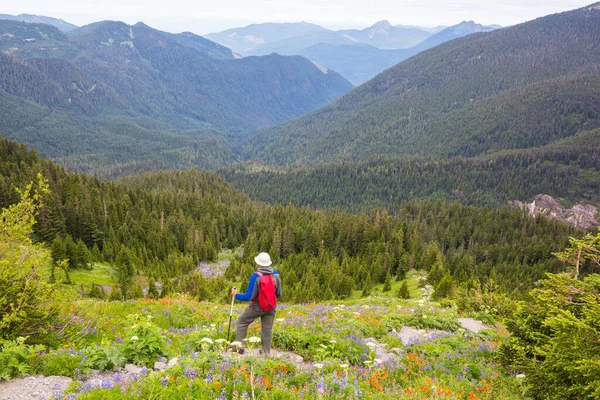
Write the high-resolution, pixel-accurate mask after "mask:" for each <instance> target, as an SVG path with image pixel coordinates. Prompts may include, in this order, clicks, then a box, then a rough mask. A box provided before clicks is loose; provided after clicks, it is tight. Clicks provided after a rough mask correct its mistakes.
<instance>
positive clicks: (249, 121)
mask: <svg viewBox="0 0 600 400" xmlns="http://www.w3.org/2000/svg"><path fill="white" fill-rule="evenodd" d="M0 50H1V53H0V97H2V100H3V101H2V103H1V105H0V117H1V118H0V132H2V134H3V135H4V136H7V137H9V138H13V139H17V140H19V141H21V142H24V143H26V144H28V145H31V146H32V147H34V148H36V149H38V150H40V151H42V152H43V153H45V154H47V155H48V156H50V157H53V158H55V159H59V160H60V161H61V162H62V163H63V164H66V165H69V166H71V167H74V168H79V169H84V170H85V169H86V168H87V167H90V166H94V168H102V167H103V166H107V167H110V168H112V169H115V168H116V169H117V170H119V171H120V167H118V165H121V166H123V167H124V168H128V167H127V165H128V164H131V163H134V164H135V165H134V166H133V168H134V169H136V170H137V169H140V168H141V169H142V170H144V169H156V168H160V167H163V168H164V167H193V166H195V167H198V168H206V167H211V166H216V165H223V163H226V162H230V161H231V160H232V159H233V158H232V157H233V156H232V153H231V145H232V144H235V143H239V142H241V141H242V140H244V139H245V138H247V137H249V136H250V135H252V134H254V133H255V132H257V131H258V130H260V129H264V128H266V127H269V126H272V125H275V124H277V123H280V122H283V121H285V120H287V119H290V118H294V117H297V116H299V115H303V114H306V113H307V112H309V111H311V110H313V109H315V108H318V107H319V106H323V105H325V104H327V103H329V102H330V101H332V100H334V99H335V98H337V97H339V96H340V95H342V94H344V93H346V92H347V91H348V90H350V89H351V88H352V85H351V84H350V83H349V82H348V81H346V80H345V79H344V78H342V77H341V76H340V75H338V74H337V73H335V72H333V71H330V70H327V69H325V68H323V67H320V66H316V65H315V64H313V63H312V62H311V61H309V60H307V59H306V58H303V57H300V56H291V57H284V56H279V55H276V54H274V55H270V56H266V57H246V58H243V59H237V58H236V57H235V56H234V54H233V53H232V52H231V50H229V49H227V48H226V47H223V46H221V45H218V44H216V43H214V42H211V41H209V40H207V39H205V38H202V37H200V36H197V35H194V34H192V33H180V34H171V33H166V32H161V31H158V30H156V29H152V28H150V27H149V26H147V25H145V24H143V23H138V24H135V25H127V24H125V23H122V22H113V21H103V22H98V23H94V24H90V25H86V26H84V27H81V28H78V29H74V30H71V31H69V32H68V33H64V32H61V31H60V30H59V29H57V28H56V27H53V26H50V25H47V24H30V23H23V22H17V21H9V20H0ZM17 116H18V117H17ZM140 163H141V164H142V165H139V164H140ZM144 164H147V166H146V167H144V166H143V165H144ZM115 165H117V167H116V166H115Z"/></svg>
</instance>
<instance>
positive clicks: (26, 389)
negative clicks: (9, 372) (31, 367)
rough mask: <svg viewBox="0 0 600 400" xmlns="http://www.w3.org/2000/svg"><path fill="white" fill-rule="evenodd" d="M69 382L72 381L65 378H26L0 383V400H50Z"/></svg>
mask: <svg viewBox="0 0 600 400" xmlns="http://www.w3.org/2000/svg"><path fill="white" fill-rule="evenodd" d="M71 382H73V379H71V378H67V377H66V376H28V377H25V378H19V379H13V380H10V381H7V382H0V400H30V399H36V400H40V399H44V400H47V399H51V398H53V397H54V396H57V395H60V394H61V393H62V392H63V391H64V390H65V389H66V388H67V386H69V384H70V383H71Z"/></svg>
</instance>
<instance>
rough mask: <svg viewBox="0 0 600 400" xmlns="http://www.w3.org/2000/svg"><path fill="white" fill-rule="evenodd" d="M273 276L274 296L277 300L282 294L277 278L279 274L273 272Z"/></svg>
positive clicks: (279, 279) (279, 278)
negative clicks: (274, 281)
mask: <svg viewBox="0 0 600 400" xmlns="http://www.w3.org/2000/svg"><path fill="white" fill-rule="evenodd" d="M273 276H274V277H275V279H276V285H275V296H276V297H277V298H280V297H281V294H282V293H283V291H282V290H281V277H280V276H279V272H277V271H273Z"/></svg>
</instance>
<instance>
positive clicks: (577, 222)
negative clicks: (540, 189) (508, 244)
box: [508, 194, 600, 229]
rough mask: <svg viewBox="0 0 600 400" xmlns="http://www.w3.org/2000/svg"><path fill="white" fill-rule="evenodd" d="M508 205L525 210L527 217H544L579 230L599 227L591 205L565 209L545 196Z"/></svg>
mask: <svg viewBox="0 0 600 400" xmlns="http://www.w3.org/2000/svg"><path fill="white" fill-rule="evenodd" d="M508 204H509V205H510V206H513V207H517V208H521V209H522V208H526V209H527V211H528V212H529V215H532V216H534V217H537V216H538V215H545V216H547V217H548V218H550V219H556V220H559V221H562V222H564V223H566V224H569V225H572V226H575V227H577V228H580V229H590V228H591V227H593V226H600V222H598V221H597V220H596V214H597V212H598V209H597V208H596V207H594V206H593V205H591V204H577V205H575V206H573V207H571V208H565V207H564V206H562V205H561V204H560V203H559V202H558V201H557V199H555V198H554V197H552V196H549V195H547V194H540V195H537V196H536V197H535V200H534V201H533V202H531V203H523V202H522V201H519V200H511V201H509V202H508Z"/></svg>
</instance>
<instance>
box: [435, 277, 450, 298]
mask: <svg viewBox="0 0 600 400" xmlns="http://www.w3.org/2000/svg"><path fill="white" fill-rule="evenodd" d="M453 295H454V280H453V279H452V277H451V276H450V272H447V273H446V275H444V277H443V278H442V279H441V280H440V282H439V283H438V284H437V286H435V290H434V292H433V298H434V299H445V298H449V297H452V296H453Z"/></svg>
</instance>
